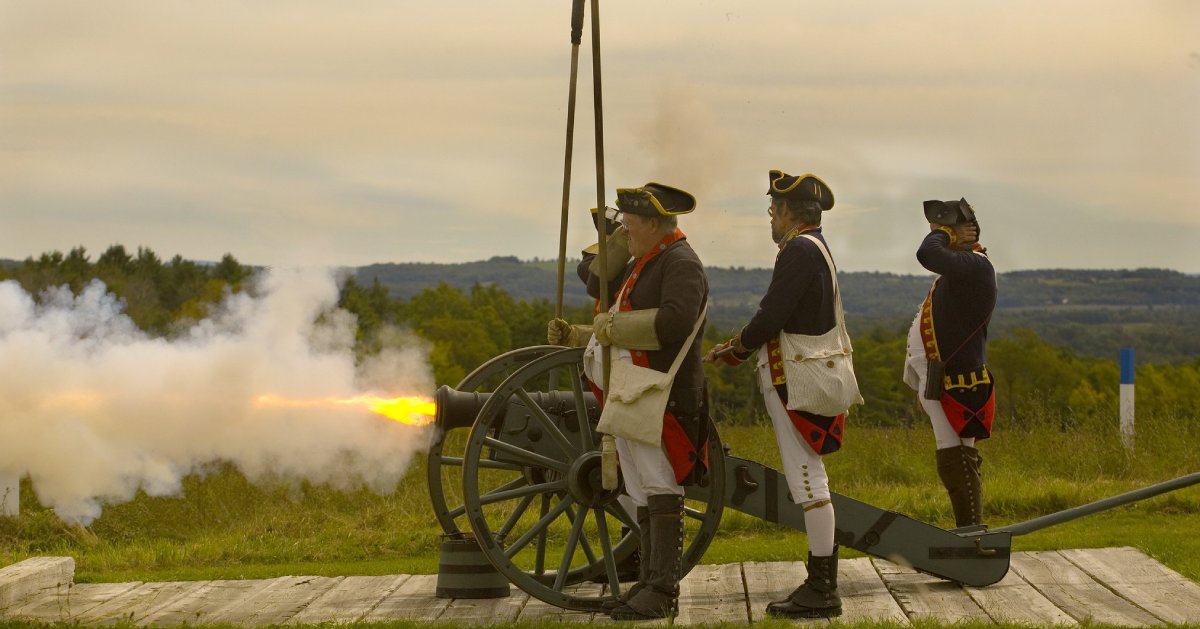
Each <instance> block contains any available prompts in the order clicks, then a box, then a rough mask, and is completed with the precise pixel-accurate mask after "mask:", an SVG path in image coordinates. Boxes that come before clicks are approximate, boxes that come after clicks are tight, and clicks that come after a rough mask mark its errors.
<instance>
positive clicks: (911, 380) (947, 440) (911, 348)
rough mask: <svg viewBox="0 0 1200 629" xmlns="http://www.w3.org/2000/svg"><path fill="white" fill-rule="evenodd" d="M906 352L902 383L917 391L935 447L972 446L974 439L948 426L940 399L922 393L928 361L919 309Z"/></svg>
mask: <svg viewBox="0 0 1200 629" xmlns="http://www.w3.org/2000/svg"><path fill="white" fill-rule="evenodd" d="M907 354H908V355H907V356H906V357H905V359H904V383H905V384H907V385H908V386H910V387H912V388H913V390H914V391H916V392H917V400H919V401H920V402H921V408H923V409H925V414H926V415H928V416H929V423H930V425H932V426H933V439H934V441H936V442H937V449H938V450H942V449H945V448H953V447H956V446H960V445H961V446H969V447H970V446H974V445H975V439H974V438H973V437H967V438H965V439H964V438H962V437H959V436H958V433H957V432H954V428H953V427H952V426H950V420H949V419H946V411H945V410H944V409H942V403H941V401H940V400H927V399H925V396H924V395H923V393H924V391H925V373H926V368H927V367H928V365H929V361H928V360H926V358H925V342H924V341H922V340H921V313H920V311H918V312H917V316H916V318H914V319H913V322H912V326H911V327H909V329H908V351H907Z"/></svg>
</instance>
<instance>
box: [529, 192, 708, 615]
mask: <svg viewBox="0 0 1200 629" xmlns="http://www.w3.org/2000/svg"><path fill="white" fill-rule="evenodd" d="M695 207H696V200H695V198H694V197H693V196H692V195H690V194H688V193H687V192H684V191H683V190H679V189H677V188H672V187H670V186H665V185H662V184H658V183H648V184H646V185H645V186H642V187H640V188H622V189H618V190H617V209H619V210H620V212H621V226H620V227H618V228H617V229H616V230H615V231H614V232H613V233H612V234H611V235H610V236H609V237H608V240H607V243H606V244H607V247H606V252H605V253H606V255H607V257H608V260H607V264H606V268H607V271H608V275H609V277H608V278H607V279H608V281H609V282H608V289H609V295H608V298H609V303H611V304H612V307H611V308H610V309H609V311H608V312H601V313H598V314H596V317H595V319H594V320H593V322H592V323H593V325H592V326H591V327H590V328H589V327H588V326H580V325H571V324H570V323H567V322H566V321H564V320H562V319H555V320H553V321H551V322H550V324H549V326H548V332H547V340H548V341H549V342H550V343H551V344H553V345H572V346H580V345H584V344H587V345H588V350H587V351H586V352H585V354H584V372H585V374H586V376H587V378H588V380H589V382H590V385H591V386H592V387H593V391H594V392H595V393H597V398H600V397H601V396H600V387H601V386H603V376H602V371H601V370H602V365H601V351H599V347H598V346H603V345H607V346H610V347H611V348H612V351H611V359H612V360H613V361H630V362H632V363H633V364H635V365H639V366H641V367H648V368H651V369H654V370H657V371H661V372H668V371H669V370H670V367H671V364H672V363H673V362H674V360H675V358H676V356H677V355H679V353H680V352H684V357H683V362H682V364H681V366H680V368H679V371H678V372H677V374H676V375H675V379H674V382H673V383H672V385H671V391H670V396H669V398H668V402H667V408H666V412H665V413H664V414H663V417H662V446H661V447H660V446H654V445H648V444H646V443H641V442H638V441H634V440H631V439H624V438H621V437H617V439H616V442H617V454H618V457H619V460H620V468H621V475H622V478H623V479H624V483H625V491H626V492H628V495H629V497H630V498H631V499H632V502H633V504H634V505H635V511H636V516H635V517H636V519H637V522H638V527H639V528H640V532H641V544H640V552H641V561H640V563H639V574H638V582H637V584H635V585H634V586H633V587H631V588H630V589H629V590H627V591H626V592H625V593H624V594H623V596H622V597H621V600H620V601H618V603H617V604H616V605H615V606H614V607H612V608H611V611H610V614H611V616H612V617H613V618H614V619H617V620H642V619H649V618H663V617H666V616H668V615H670V614H672V613H674V612H675V611H676V609H677V605H678V599H679V580H680V577H681V575H680V572H681V557H682V553H683V515H684V514H683V495H684V489H683V486H684V485H685V484H692V483H695V482H698V481H699V480H700V479H702V478H703V477H704V475H705V474H706V473H707V470H708V462H707V456H706V455H707V450H706V445H707V430H708V404H707V391H706V389H705V381H704V371H703V366H702V364H701V362H700V358H701V355H700V354H701V352H700V339H699V337H696V338H695V340H694V341H693V342H692V343H691V344H690V346H688V347H684V346H683V345H684V343H685V341H686V340H687V339H688V337H689V335H690V334H691V333H692V331H693V329H694V326H696V325H697V324H698V323H699V324H700V325H701V326H702V325H703V323H702V322H698V319H699V318H700V316H701V313H702V311H703V308H704V305H705V303H706V301H707V300H708V278H707V276H706V275H705V273H704V267H703V266H702V265H701V263H700V259H699V258H698V257H697V256H696V253H695V252H694V251H693V250H692V247H691V245H689V244H688V242H687V237H686V236H685V235H684V233H683V231H681V230H680V229H679V227H678V224H677V218H676V217H677V216H678V215H680V214H687V213H689V212H691V211H692V210H694V209H695ZM601 220H607V219H601ZM579 276H580V278H581V279H582V280H583V281H584V282H585V283H586V284H587V288H588V293H589V294H590V295H591V296H592V297H593V298H597V299H598V298H599V296H600V264H599V259H598V257H597V253H596V252H595V250H594V248H589V249H588V250H585V251H584V257H583V260H582V262H580V264H579ZM589 335H590V339H589V338H588V337H589Z"/></svg>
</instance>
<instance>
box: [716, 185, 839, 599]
mask: <svg viewBox="0 0 1200 629" xmlns="http://www.w3.org/2000/svg"><path fill="white" fill-rule="evenodd" d="M769 180H770V186H769V188H768V190H767V194H768V195H770V197H771V205H770V208H769V209H768V210H767V214H768V215H769V216H770V217H771V239H772V240H774V241H775V243H776V244H777V245H778V247H779V251H778V253H777V254H776V255H775V268H774V270H773V271H772V273H771V284H770V286H769V287H768V288H767V293H766V295H765V296H763V298H762V301H761V302H760V303H759V309H758V312H757V313H756V314H755V315H754V317H753V318H752V319H750V322H749V323H748V324H746V326H745V327H744V328H742V330H741V332H739V333H738V334H737V336H735V337H733V338H732V339H730V340H729V341H728V342H725V343H721V344H718V345H717V346H715V347H713V348H712V350H710V351H709V353H708V355H707V357H706V360H708V361H709V362H717V361H720V362H722V363H725V364H728V365H735V366H736V365H739V364H741V363H742V362H743V361H745V360H746V359H748V358H749V357H750V355H751V353H752V352H753V351H754V350H758V373H759V387H760V389H761V390H762V395H763V401H764V402H765V404H766V407H767V414H768V415H770V417H771V423H772V424H773V425H774V427H775V437H776V440H777V441H778V443H779V453H780V456H781V458H782V460H783V471H784V475H785V476H786V477H787V482H788V488H789V490H790V495H791V498H792V500H793V501H795V502H796V504H798V505H801V506H802V507H803V509H804V529H805V531H806V532H807V533H808V550H809V553H808V578H807V579H806V580H805V581H804V583H803V584H801V585H800V587H798V588H796V590H795V591H793V592H792V593H791V594H790V595H789V596H788V597H787V598H786V599H783V600H780V601H774V602H772V603H770V604H769V605H768V606H767V613H768V614H770V615H772V616H780V617H785V618H821V617H830V616H837V615H840V614H841V613H842V602H841V598H840V597H839V596H838V593H837V561H838V547H837V545H836V544H835V543H834V512H833V503H832V502H831V500H830V493H829V478H828V476H827V475H826V473H825V463H824V461H823V460H822V458H821V457H822V456H823V455H825V454H829V453H831V452H835V451H837V450H838V449H839V448H841V445H842V429H843V426H844V422H845V417H846V414H845V412H844V411H843V412H841V413H839V414H836V415H832V416H830V415H821V414H817V413H814V412H810V411H809V410H805V409H795V408H794V407H795V406H796V404H794V403H793V404H789V392H791V393H793V394H796V393H798V392H799V389H795V388H794V387H803V386H804V383H803V382H796V381H795V380H796V379H795V378H790V377H789V376H788V374H787V373H786V368H785V366H784V362H785V359H784V357H783V352H782V349H781V345H782V344H783V343H784V341H789V342H790V341H791V340H792V339H796V338H800V337H802V336H803V337H817V336H822V335H825V334H827V333H829V332H830V331H831V330H833V329H834V328H835V327H836V326H839V325H842V324H841V323H840V313H839V311H838V308H839V307H840V304H839V303H838V300H837V298H836V296H835V282H836V276H835V274H836V269H835V268H834V267H833V264H832V258H827V254H828V250H827V249H826V248H825V238H824V236H822V235H821V214H822V213H823V212H825V211H828V210H830V209H832V208H833V191H832V190H830V189H829V186H827V185H826V184H825V182H823V181H821V180H820V179H819V178H818V177H816V176H815V175H811V174H806V175H801V176H798V177H794V176H791V175H787V174H785V173H783V172H782V171H778V170H772V171H770V174H769ZM805 236H809V237H811V238H812V239H810V238H808V237H805ZM818 243H819V244H818ZM788 336H791V337H792V339H788V338H785V337H788ZM789 346H790V345H789ZM796 398H797V400H799V399H800V397H799V396H796ZM861 401H862V400H861V398H860V399H859V402H860V403H861ZM847 406H848V405H847Z"/></svg>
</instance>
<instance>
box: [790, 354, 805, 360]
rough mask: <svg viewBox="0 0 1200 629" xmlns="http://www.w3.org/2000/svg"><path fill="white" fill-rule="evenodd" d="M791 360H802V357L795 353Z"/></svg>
mask: <svg viewBox="0 0 1200 629" xmlns="http://www.w3.org/2000/svg"><path fill="white" fill-rule="evenodd" d="M792 360H804V357H803V356H801V355H800V354H796V357H795V358H793V359H792Z"/></svg>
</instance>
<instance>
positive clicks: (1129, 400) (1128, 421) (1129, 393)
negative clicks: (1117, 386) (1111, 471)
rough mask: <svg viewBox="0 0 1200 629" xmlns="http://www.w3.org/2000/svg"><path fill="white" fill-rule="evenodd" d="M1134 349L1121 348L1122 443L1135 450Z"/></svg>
mask: <svg viewBox="0 0 1200 629" xmlns="http://www.w3.org/2000/svg"><path fill="white" fill-rule="evenodd" d="M1133 407H1134V403H1133V348H1132V347H1122V348H1121V443H1123V444H1125V448H1126V449H1131V448H1133Z"/></svg>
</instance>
